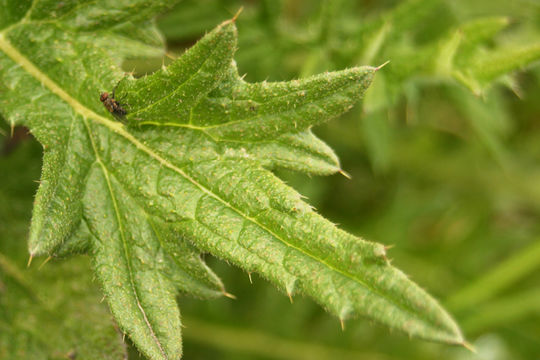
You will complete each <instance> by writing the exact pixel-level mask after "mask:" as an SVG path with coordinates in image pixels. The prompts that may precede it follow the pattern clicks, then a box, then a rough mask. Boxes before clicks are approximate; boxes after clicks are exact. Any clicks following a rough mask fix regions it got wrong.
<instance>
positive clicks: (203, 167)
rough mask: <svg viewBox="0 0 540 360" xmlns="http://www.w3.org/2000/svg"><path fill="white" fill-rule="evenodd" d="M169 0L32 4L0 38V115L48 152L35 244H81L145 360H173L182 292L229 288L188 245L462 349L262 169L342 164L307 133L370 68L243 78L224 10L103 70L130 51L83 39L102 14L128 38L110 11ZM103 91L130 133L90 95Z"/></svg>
mask: <svg viewBox="0 0 540 360" xmlns="http://www.w3.org/2000/svg"><path fill="white" fill-rule="evenodd" d="M164 3H165V2H155V1H154V2H148V1H147V2H146V3H145V2H144V1H138V2H134V3H133V4H132V6H128V5H126V4H124V3H122V4H113V5H112V7H111V8H106V9H107V10H102V9H101V8H99V9H98V5H96V4H94V2H92V1H89V2H87V3H82V4H79V6H78V7H71V10H69V11H68V10H61V12H62V14H61V15H58V14H57V16H56V18H55V19H54V20H51V21H42V19H43V17H45V16H46V15H47V14H49V15H50V14H51V11H52V10H51V9H50V6H51V3H49V2H39V1H38V2H37V3H36V4H35V5H34V7H32V8H31V9H30V10H29V12H28V14H29V15H27V16H25V17H24V18H23V20H21V21H20V22H14V23H13V24H12V25H11V26H10V27H9V28H6V29H4V30H2V31H1V32H0V50H1V52H0V79H1V83H2V84H4V90H5V91H2V92H1V93H0V104H1V109H2V114H3V116H4V117H5V119H6V120H7V121H8V122H9V123H10V124H13V125H14V124H25V125H26V126H28V127H29V128H30V129H31V131H32V133H33V134H34V135H35V136H36V137H37V139H38V140H39V141H40V142H41V143H42V145H43V147H44V153H45V154H44V167H43V173H42V180H41V184H40V187H39V190H38V193H37V195H36V202H35V207H34V212H33V216H32V225H31V234H30V241H29V247H30V252H31V254H32V255H41V254H49V255H54V254H59V255H62V256H65V254H66V253H67V252H68V251H72V250H76V251H85V249H87V248H88V249H89V250H88V251H89V253H90V254H91V256H92V258H93V263H94V268H95V272H96V274H97V278H98V279H99V281H100V282H101V284H102V287H103V290H104V293H105V295H106V299H107V302H108V303H109V306H110V308H111V310H112V312H113V315H114V317H115V319H116V321H117V322H118V324H119V326H120V328H121V329H122V331H124V332H126V333H127V334H128V335H129V336H130V337H131V339H132V340H133V341H134V343H135V344H136V346H137V347H138V348H139V349H140V350H141V351H142V352H143V353H144V354H145V355H146V356H148V357H149V358H151V359H177V358H179V357H180V356H181V338H180V328H181V321H180V314H179V310H178V307H177V305H176V302H175V295H176V293H177V291H179V290H180V291H182V292H185V293H189V294H193V295H196V296H200V297H209V296H216V295H222V294H226V293H225V291H224V290H223V286H222V284H221V282H220V281H219V279H218V278H217V277H216V276H215V275H214V274H213V273H212V272H211V270H210V269H209V268H208V267H206V266H205V264H204V263H203V262H202V261H201V260H200V258H198V256H197V254H196V253H195V252H194V250H193V248H192V246H191V245H186V242H189V243H190V244H192V245H194V246H195V247H196V248H197V249H198V251H205V252H210V253H212V254H214V255H216V256H218V257H220V258H222V259H225V260H228V261H229V262H231V263H233V264H236V265H238V266H240V267H242V268H243V269H245V270H246V271H249V272H251V271H256V272H259V273H260V274H262V275H263V276H264V277H266V278H267V279H269V280H270V281H272V282H273V283H275V284H276V285H277V286H278V287H279V288H280V289H282V290H283V291H284V292H286V293H288V294H289V296H293V295H294V294H295V293H296V292H301V293H304V294H307V295H309V296H311V297H312V298H313V299H314V300H315V301H317V302H318V303H319V304H321V305H322V306H323V307H325V308H326V309H328V311H329V312H331V313H332V314H335V315H336V316H338V317H339V318H340V319H341V320H342V321H344V320H346V319H348V318H351V317H355V316H365V317H368V318H371V319H374V320H376V321H379V322H382V323H384V324H386V325H388V326H390V327H393V328H396V329H399V330H401V331H404V332H406V333H408V334H410V335H411V336H417V337H421V338H425V339H430V340H436V341H443V342H448V343H456V344H462V343H463V338H462V336H461V334H460V331H459V329H458V328H457V325H456V324H455V323H454V321H453V320H452V319H451V318H450V316H449V315H448V314H447V313H446V312H445V311H444V310H443V309H442V308H441V307H440V305H439V304H438V303H437V302H436V301H435V300H434V299H433V298H432V297H430V296H429V295H428V294H427V293H426V292H425V291H424V290H422V289H421V288H419V287H418V286H417V285H416V284H414V283H413V282H412V281H410V280H409V279H408V278H407V277H406V276H405V275H404V274H403V273H401V272H400V271H399V270H397V269H395V268H394V267H392V266H391V265H390V263H389V261H388V260H387V258H386V249H385V247H384V246H383V245H381V244H377V243H372V242H368V241H365V240H363V239H361V238H358V237H356V236H353V235H350V234H348V233H346V232H344V231H342V230H339V229H337V228H336V226H335V225H334V224H332V223H331V222H329V221H328V220H325V219H324V218H322V217H321V216H319V215H317V214H316V213H315V212H314V211H313V210H312V208H311V207H310V206H309V205H308V204H306V203H305V202H303V201H302V200H301V196H300V195H299V194H298V193H297V192H296V191H294V190H293V189H292V188H290V187H288V186H286V185H285V184H284V183H283V182H282V181H281V180H280V179H278V178H277V177H276V176H275V175H273V174H272V173H271V172H270V171H269V168H274V167H277V166H280V167H287V168H290V169H294V170H300V171H304V172H307V173H315V174H319V173H320V174H329V173H332V172H335V171H338V170H339V163H338V161H337V158H336V157H335V155H334V153H333V152H332V151H331V150H330V149H329V148H328V147H327V146H326V145H324V143H322V142H321V141H320V140H318V139H317V138H316V137H314V136H313V135H312V134H311V133H310V132H309V129H310V127H311V126H313V125H316V124H319V123H321V122H323V121H327V120H329V119H331V118H333V117H336V116H338V115H340V114H341V113H343V112H345V111H347V110H348V109H349V108H351V107H352V106H353V104H354V103H356V102H357V101H358V100H359V99H360V98H361V97H362V96H363V94H364V92H365V90H366V88H367V87H368V86H369V84H370V83H371V80H372V77H373V75H374V73H375V72H376V71H377V70H378V68H373V67H356V68H351V69H347V70H342V71H338V72H333V73H326V74H321V75H316V76H313V77H311V78H307V79H304V80H293V81H290V82H277V83H272V82H261V83H254V84H251V83H246V82H244V81H243V80H242V79H241V78H240V77H239V76H238V74H237V71H236V68H235V66H234V65H233V64H232V55H233V52H234V50H235V47H236V45H235V44H236V28H235V24H234V21H233V20H231V21H226V22H224V23H223V24H221V25H220V26H218V27H217V28H216V29H215V30H214V31H212V32H210V33H209V34H208V35H206V36H205V37H204V38H203V39H202V40H200V41H199V43H198V44H197V45H195V46H194V47H193V48H192V49H191V50H188V51H187V52H186V53H185V54H184V56H182V57H181V58H179V59H178V60H177V61H175V62H174V63H172V64H171V65H170V66H169V67H167V68H164V69H162V70H160V71H158V72H156V73H155V74H153V75H149V76H147V77H144V78H141V79H137V80H135V79H132V78H129V77H125V76H122V73H121V72H120V70H119V69H118V68H117V67H116V66H115V64H117V63H118V60H119V59H121V58H122V57H123V56H125V54H126V52H123V51H120V50H118V51H116V50H103V49H101V48H100V47H99V45H100V44H103V42H100V41H96V42H95V43H94V42H91V41H88V34H90V33H89V32H87V31H88V30H92V31H94V29H99V28H97V24H98V20H97V16H98V15H99V16H103V23H104V25H105V27H104V28H103V29H104V30H101V31H102V32H103V33H100V32H99V31H98V36H99V35H103V36H106V37H108V38H110V37H111V36H113V35H114V36H117V35H118V33H117V30H118V29H121V31H120V30H118V31H119V32H120V33H121V36H126V32H125V27H123V23H122V22H121V21H124V20H125V19H128V18H129V19H130V20H131V22H134V21H140V22H141V23H142V24H144V26H147V25H148V16H149V15H150V14H151V13H153V12H155V11H157V10H159V9H161V8H162V4H164ZM145 4H146V5H145ZM68 7H70V6H68ZM96 14H98V15H96ZM141 14H142V15H141ZM130 15H133V16H130ZM114 18H118V19H119V21H120V23H114ZM33 19H40V21H34V20H33ZM109 25H110V26H109ZM113 25H114V26H113ZM111 34H113V35H111ZM118 36H120V35H118ZM81 38H82V40H81ZM134 39H135V40H134V41H136V39H139V34H134ZM116 85H118V87H117V88H116V92H115V96H116V100H117V101H118V102H119V103H120V106H122V107H125V109H126V111H127V115H126V116H125V119H124V120H126V121H127V125H126V124H123V123H122V122H121V121H119V120H123V119H122V118H115V117H114V116H113V115H112V114H111V113H109V112H108V111H107V109H106V108H105V107H104V106H103V104H101V103H100V101H99V93H100V92H101V91H105V90H108V91H110V90H112V89H113V88H115V86H116ZM28 94H32V97H30V98H29V97H28Z"/></svg>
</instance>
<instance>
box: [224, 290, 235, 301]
mask: <svg viewBox="0 0 540 360" xmlns="http://www.w3.org/2000/svg"><path fill="white" fill-rule="evenodd" d="M223 296H225V297H228V298H229V299H233V300H236V296H235V295H233V294H231V293H228V292H226V291H225V290H224V291H223Z"/></svg>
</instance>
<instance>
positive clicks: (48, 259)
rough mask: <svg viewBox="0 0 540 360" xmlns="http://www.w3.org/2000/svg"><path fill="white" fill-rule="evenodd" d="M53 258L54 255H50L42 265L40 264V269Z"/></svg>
mask: <svg viewBox="0 0 540 360" xmlns="http://www.w3.org/2000/svg"><path fill="white" fill-rule="evenodd" d="M51 259H52V256H48V257H47V258H46V259H45V260H44V261H43V262H42V263H41V265H39V267H38V270H41V268H42V267H43V266H45V264H47V263H48V262H49V261H51Z"/></svg>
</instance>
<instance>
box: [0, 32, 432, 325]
mask: <svg viewBox="0 0 540 360" xmlns="http://www.w3.org/2000/svg"><path fill="white" fill-rule="evenodd" d="M0 49H1V50H2V51H4V52H5V53H6V54H7V55H8V56H9V57H10V58H12V59H13V61H15V62H16V63H18V64H20V65H21V67H22V68H24V69H25V70H26V71H27V72H28V73H29V74H30V75H31V76H33V77H34V78H35V79H37V80H39V81H40V82H41V83H42V84H43V85H44V86H46V87H47V88H48V89H49V90H50V91H51V92H53V93H54V94H56V95H58V96H59V97H60V98H61V99H62V100H64V101H66V102H67V103H68V104H69V105H71V106H72V107H73V109H74V110H75V111H76V112H78V113H79V114H80V115H81V116H83V117H85V118H88V119H92V120H94V121H95V122H97V123H99V124H101V125H103V126H105V127H107V128H109V129H110V130H112V131H113V132H115V133H116V134H118V135H120V136H122V137H124V138H125V139H126V140H128V141H129V142H131V143H132V144H133V145H135V147H136V148H137V149H139V150H141V151H143V152H145V153H146V154H147V155H149V156H150V157H151V158H153V159H154V160H156V161H158V162H159V163H160V164H162V165H164V166H166V167H168V168H170V169H171V170H174V171H175V172H176V173H178V174H179V175H181V176H182V177H184V178H185V179H186V180H188V181H189V182H191V183H192V184H193V185H195V186H196V187H198V188H199V189H200V190H201V191H202V192H203V193H205V194H207V195H208V196H210V197H212V198H214V199H216V200H217V201H219V202H220V203H222V204H223V205H225V206H226V207H228V208H230V209H231V210H233V211H234V212H236V213H237V214H239V215H240V216H241V217H242V218H244V219H246V220H249V221H250V222H252V223H254V224H256V225H257V226H259V227H260V228H262V229H264V230H265V231H267V232H268V233H269V234H271V235H272V236H273V237H275V238H276V239H278V240H279V241H281V242H282V243H283V244H285V245H287V246H289V247H291V248H294V249H295V250H297V251H298V252H300V253H302V254H304V255H305V256H308V257H310V258H312V259H314V260H316V261H317V262H319V263H321V264H324V265H325V266H326V267H328V268H329V269H331V270H332V271H335V272H336V273H339V274H341V275H342V276H344V277H346V278H349V279H351V280H352V281H354V282H357V283H359V284H360V285H362V286H364V287H365V288H366V289H368V290H369V291H371V292H372V293H373V294H375V295H377V296H379V297H380V298H382V299H385V300H386V301H388V302H389V303H391V304H394V305H395V306H397V307H399V308H401V309H402V310H404V311H405V312H407V313H409V314H411V315H412V316H413V317H417V318H420V319H422V318H424V320H428V319H427V318H425V317H423V316H419V314H418V313H415V312H413V311H412V309H410V308H407V307H406V306H405V304H401V303H400V302H399V301H396V300H394V299H392V298H389V297H388V296H386V295H384V294H382V293H380V292H379V291H377V290H375V289H374V288H373V287H371V286H369V285H368V284H366V283H365V282H364V281H363V280H361V279H359V278H357V277H356V276H353V275H352V274H349V273H347V272H344V271H342V270H340V269H337V268H335V267H334V266H332V265H331V264H329V263H327V262H325V261H324V260H322V259H320V258H318V257H317V256H315V255H313V254H311V253H309V252H307V251H306V250H305V249H302V248H299V247H297V246H294V245H292V244H291V243H289V242H287V241H286V240H285V239H283V238H281V237H280V236H279V235H278V234H276V233H275V232H273V231H272V230H271V229H269V228H268V227H266V226H264V225H263V224H260V223H259V222H258V221H257V220H256V219H254V218H251V217H249V216H248V215H246V214H244V213H243V212H242V211H241V210H239V209H237V208H236V207H234V206H233V205H232V204H230V203H229V202H228V201H226V200H224V199H222V198H221V197H219V196H218V195H216V194H214V193H213V192H212V191H210V190H209V189H207V188H206V187H205V186H204V185H202V184H200V183H199V182H198V181H196V180H195V179H193V178H192V177H191V176H189V175H188V174H186V173H185V172H184V171H183V170H182V169H180V168H178V167H177V166H175V165H174V164H172V163H170V162H169V161H168V160H166V159H164V158H162V157H161V156H159V154H157V153H156V152H154V151H153V150H152V149H150V148H148V147H147V146H145V145H144V144H143V143H141V142H140V141H139V140H137V138H135V137H134V136H133V135H131V134H130V133H129V132H127V131H126V130H125V126H124V125H123V124H122V123H120V122H115V121H111V120H109V119H107V118H105V117H103V116H100V115H98V114H96V113H95V112H94V111H92V110H90V109H88V108H87V107H85V106H84V105H82V104H81V103H80V102H78V101H77V100H76V99H74V98H73V97H71V96H70V95H69V94H68V93H67V92H65V91H64V90H63V89H62V88H61V87H60V86H59V85H57V84H56V83H55V82H54V81H53V80H52V79H50V78H49V77H48V76H47V75H46V74H44V73H43V72H41V71H40V70H39V69H38V68H37V67H36V66H35V65H34V64H33V63H32V62H31V61H30V60H28V59H27V58H26V57H25V56H24V55H22V54H21V53H20V52H19V51H18V50H17V49H16V48H14V47H13V46H12V45H11V43H10V42H9V41H7V40H6V38H5V36H4V33H3V32H0Z"/></svg>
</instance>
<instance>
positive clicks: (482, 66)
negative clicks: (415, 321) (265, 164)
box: [0, 0, 540, 359]
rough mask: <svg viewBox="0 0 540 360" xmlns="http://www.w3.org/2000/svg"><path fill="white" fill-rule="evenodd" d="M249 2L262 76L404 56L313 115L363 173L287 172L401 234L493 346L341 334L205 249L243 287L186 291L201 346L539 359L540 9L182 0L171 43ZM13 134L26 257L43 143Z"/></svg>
mask: <svg viewBox="0 0 540 360" xmlns="http://www.w3.org/2000/svg"><path fill="white" fill-rule="evenodd" d="M241 5H243V6H245V10H244V13H243V14H242V16H241V17H240V19H239V20H238V27H239V50H238V52H237V54H236V59H237V62H238V67H239V71H240V73H246V79H247V80H251V81H255V80H264V79H265V78H268V79H269V80H289V79H292V78H295V77H299V76H308V75H311V74H314V73H317V72H321V71H326V70H335V69H340V68H344V67H350V66H353V65H359V64H360V65H361V64H371V65H379V64H381V63H383V62H385V61H387V60H390V63H389V64H388V65H387V66H386V67H385V68H384V71H381V72H379V74H383V75H382V76H380V77H379V76H378V77H377V78H376V80H375V84H374V85H373V88H372V89H370V93H369V94H368V96H367V97H366V99H365V101H364V105H363V106H362V107H360V106H357V107H356V108H355V109H354V110H353V111H352V112H350V113H348V114H347V115H346V116H345V117H342V118H341V119H339V120H338V121H334V122H331V123H329V124H327V125H324V126H322V127H318V128H317V129H315V132H316V133H317V135H319V136H320V137H321V138H323V139H324V140H325V141H327V143H329V144H330V145H331V146H332V147H333V148H334V149H335V151H336V153H337V154H339V156H340V158H341V162H342V166H343V168H344V169H345V170H346V171H347V172H348V173H350V174H351V176H352V179H351V180H348V179H346V178H344V177H342V176H333V177H328V178H308V177H306V176H305V175H297V174H292V173H288V172H285V171H282V172H280V174H279V175H280V176H281V177H284V178H286V179H287V181H288V182H289V183H290V184H291V185H293V186H294V187H295V188H296V189H298V190H299V191H300V193H302V194H303V195H306V196H307V197H308V198H309V201H310V203H311V204H313V205H314V206H315V207H316V208H317V209H318V211H319V212H320V213H321V214H322V215H324V216H325V217H327V218H329V219H331V220H332V221H335V222H337V223H339V224H341V227H343V228H344V229H346V230H348V231H350V232H352V233H355V234H362V235H363V236H364V237H366V238H368V239H373V240H375V241H380V242H383V243H385V244H392V245H394V248H393V249H392V250H391V252H390V255H391V257H392V258H393V264H394V265H396V266H398V267H399V268H401V269H403V270H405V272H406V273H408V274H409V275H410V276H411V278H412V279H413V280H415V281H417V282H418V283H419V284H422V286H424V287H425V288H427V289H429V291H430V292H431V293H432V294H434V295H435V296H436V297H438V298H439V299H440V300H441V301H442V302H443V304H445V305H446V306H447V308H448V309H449V310H450V311H451V312H452V313H453V314H454V316H455V317H456V319H457V321H458V323H459V324H460V325H461V326H462V328H463V330H464V332H465V334H466V336H467V337H468V339H469V340H470V341H471V342H473V343H474V345H475V346H476V348H477V350H478V354H477V355H473V354H471V353H469V352H467V351H466V350H464V349H458V348H451V347H448V346H445V345H438V344H431V343H425V342H421V341H409V339H407V338H406V337H404V336H402V335H401V334H388V330H387V329H385V328H382V327H377V326H376V325H373V324H369V323H366V322H365V321H352V322H349V323H347V324H346V326H347V328H346V331H345V332H342V331H341V329H340V325H339V322H338V321H337V320H336V319H335V318H332V317H330V316H329V315H328V314H326V313H324V311H322V310H321V309H320V308H319V307H318V306H316V305H315V304H314V303H313V302H311V301H310V300H307V299H300V298H298V299H295V302H294V304H292V305H291V304H290V302H289V299H288V298H287V297H285V296H283V295H282V294H280V293H278V292H277V291H275V289H274V287H273V286H272V285H268V284H267V283H266V282H264V281H262V279H260V278H258V277H257V276H253V277H252V279H251V280H252V283H251V282H250V279H249V278H248V277H247V276H246V274H245V273H243V272H241V271H239V270H237V269H234V268H231V267H229V266H227V265H226V264H223V263H221V262H218V261H215V260H214V259H212V258H207V261H208V262H209V263H210V265H211V266H212V268H213V269H215V270H216V272H217V273H218V274H219V275H220V276H221V277H222V279H223V281H224V283H226V284H227V285H228V291H229V292H231V293H233V294H235V295H236V296H237V298H238V299H237V300H236V301H234V302H231V301H230V300H228V299H216V300H211V301H204V302H203V301H200V300H193V299H188V298H181V299H180V307H181V309H182V312H183V314H188V316H184V324H185V325H186V328H185V329H184V338H185V340H184V351H185V358H187V359H203V358H218V357H219V358H231V359H233V358H234V359H239V358H240V359H259V358H261V359H272V358H279V359H284V358H289V359H301V358H306V359H308V358H309V359H315V358H320V359H325V358H328V359H330V358H336V357H340V358H366V359H402V358H415V359H422V358H424V359H432V358H435V357H437V358H446V359H469V358H483V359H507V358H512V359H530V358H533V357H534V356H535V355H537V354H538V352H540V340H539V339H540V321H539V314H540V305H539V304H540V302H538V299H539V298H540V282H539V280H538V278H539V277H538V275H539V270H538V268H539V267H540V235H539V234H540V232H539V228H540V222H539V221H538V220H539V219H540V216H539V215H540V185H539V184H540V168H539V166H538V159H539V158H540V145H539V144H540V142H539V141H538V140H539V130H540V128H539V125H538V119H539V118H540V103H539V102H538V100H537V99H538V98H540V70H539V67H538V66H534V65H535V63H534V61H535V59H536V58H538V57H539V52H540V50H539V49H540V36H539V35H540V5H538V3H537V2H535V1H532V0H531V1H524V0H519V1H512V2H508V1H499V0H492V1H475V2H468V1H461V0H460V1H442V0H440V1H436V0H416V1H405V2H393V1H377V2H374V1H373V2H372V1H360V2H353V1H344V0H342V1H317V2H311V1H270V0H268V1H255V2H241V1H217V0H206V1H184V2H182V3H180V5H179V6H177V8H176V9H175V10H174V11H172V12H170V13H169V14H167V15H165V16H163V17H162V18H161V19H159V22H158V24H159V26H160V28H161V30H162V31H163V33H164V34H165V37H166V39H167V41H168V43H169V49H170V52H171V53H173V54H175V53H177V54H180V53H181V52H182V51H183V49H185V48H187V47H189V46H190V45H192V44H193V43H194V41H195V40H196V39H198V38H199V37H200V36H201V35H202V34H203V33H204V32H205V31H209V30H210V29H212V28H213V27H214V26H215V25H216V24H218V23H219V22H221V21H222V20H224V19H227V18H230V17H231V15H232V14H233V13H235V12H236V10H237V9H238V7H239V6H241ZM161 62H162V59H155V61H149V60H148V59H144V60H140V59H133V60H131V61H128V62H127V63H125V64H124V68H125V69H126V70H131V69H132V68H135V70H136V72H138V73H145V72H147V71H153V70H154V69H155V68H156V67H157V66H159V65H161ZM525 65H527V67H526V68H524V66H525ZM379 74H378V75H379ZM3 132H4V135H5V138H4V139H3V142H4V145H3V146H4V149H3V154H2V159H1V161H2V169H6V173H7V174H9V176H5V177H3V178H2V179H1V180H0V181H1V184H2V187H1V189H2V193H1V195H2V198H1V199H0V200H1V211H2V213H1V214H2V221H1V222H0V236H1V241H0V245H1V246H2V249H1V250H2V252H3V253H8V252H9V253H14V252H15V251H18V252H19V253H20V254H21V255H18V256H19V257H20V258H21V259H22V258H24V247H25V246H24V242H25V240H26V235H25V229H26V226H27V224H28V219H29V215H30V207H31V197H32V194H33V193H34V192H35V184H34V183H33V182H32V181H33V180H37V179H38V178H39V168H40V157H41V154H40V153H39V146H38V145H37V144H35V143H34V142H33V141H31V140H28V141H21V140H20V139H19V140H13V139H9V136H8V135H9V129H7V128H4V130H3ZM21 136H22V135H21ZM22 137H23V138H24V136H22ZM21 164H24V166H21ZM5 239H10V242H7V241H4V240H5ZM12 239H17V241H14V240H12ZM14 243H15V244H16V245H13V244H14ZM9 244H11V245H9ZM17 246H18V250H15V248H16V247H17ZM21 249H23V250H22V252H21ZM1 281H5V280H1ZM66 284H67V280H66V282H65V283H63V285H61V286H64V287H68V286H69V285H66ZM1 285H2V282H0V291H1V288H2V287H1ZM96 293H97V289H96ZM75 311H76V310H75ZM3 315H5V314H3ZM2 320H3V321H5V320H4V318H3V319H2ZM209 334H214V335H213V336H209ZM21 341H22V340H21ZM94 341H99V339H94ZM94 348H95V347H94ZM131 357H133V358H137V354H136V351H131V355H130V358H131Z"/></svg>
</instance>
